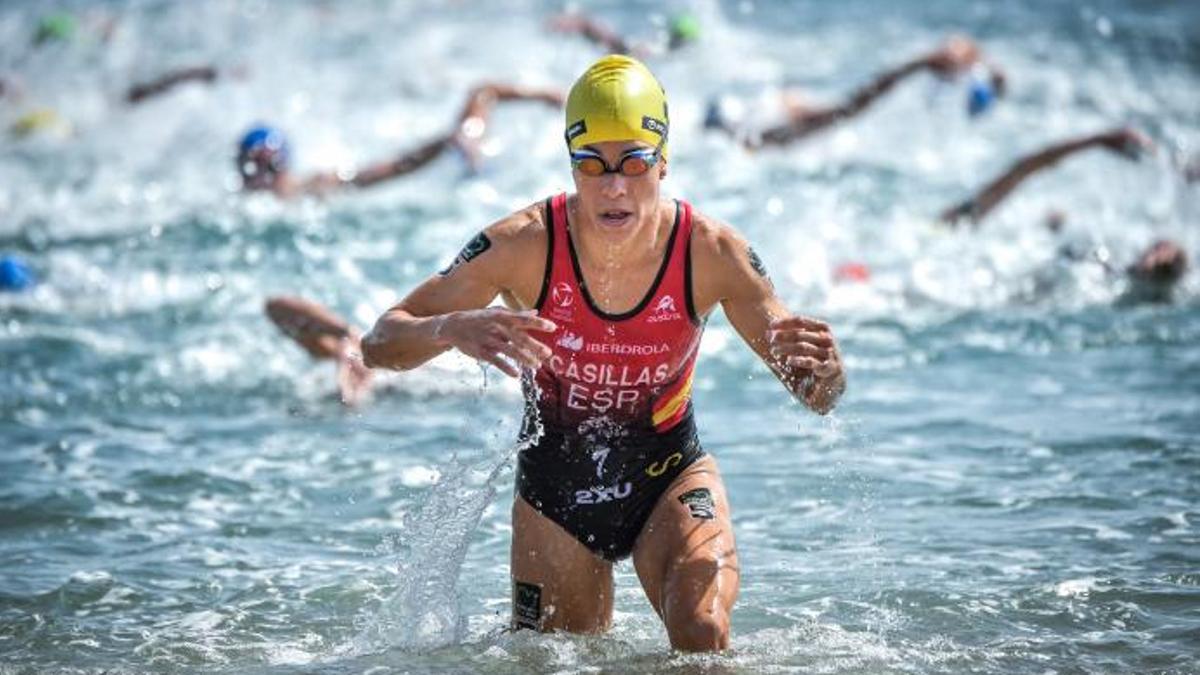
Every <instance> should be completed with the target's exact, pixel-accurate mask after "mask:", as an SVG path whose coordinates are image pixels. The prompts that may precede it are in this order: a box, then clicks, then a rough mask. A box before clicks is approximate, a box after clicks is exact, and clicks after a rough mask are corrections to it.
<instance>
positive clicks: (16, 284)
mask: <svg viewBox="0 0 1200 675" xmlns="http://www.w3.org/2000/svg"><path fill="white" fill-rule="evenodd" d="M35 283H37V278H36V277H35V276H34V274H33V270H32V269H31V268H30V267H29V265H27V264H26V263H25V261H24V260H21V259H20V258H18V257H17V256H15V255H6V256H2V257H0V291H11V292H17V291H23V290H25V289H27V288H30V287H31V286H33V285H34V284H35Z"/></svg>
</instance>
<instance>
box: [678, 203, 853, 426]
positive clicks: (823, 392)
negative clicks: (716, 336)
mask: <svg viewBox="0 0 1200 675" xmlns="http://www.w3.org/2000/svg"><path fill="white" fill-rule="evenodd" d="M696 222H697V227H696V230H695V234H694V235H693V242H692V254H693V264H694V265H695V270H696V274H695V275H694V276H693V279H694V282H693V284H694V285H693V291H692V292H693V296H694V298H695V303H696V309H697V313H698V314H700V315H703V314H706V313H707V312H708V311H709V310H710V309H711V308H712V307H713V306H714V305H715V304H717V303H720V305H721V307H722V309H723V310H724V311H725V316H726V317H728V318H729V322H730V323H731V324H733V327H734V329H736V330H737V332H738V334H739V335H741V337H742V340H744V341H745V342H746V344H747V345H749V346H750V348H751V349H753V350H754V352H755V353H756V354H758V356H759V358H761V359H762V361H763V363H765V364H766V365H767V367H768V368H770V369H771V372H773V373H775V375H776V377H778V378H779V381H780V382H782V383H783V386H784V387H786V388H787V390H788V391H789V392H791V394H792V395H793V396H795V397H796V398H797V399H799V400H800V401H801V402H802V403H804V404H805V405H806V406H808V407H809V408H811V409H812V410H813V411H815V412H817V413H820V414H822V415H824V414H826V413H828V412H829V411H831V410H833V408H834V406H836V405H837V401H838V399H839V398H840V397H841V395H842V393H843V392H844V391H845V390H846V376H845V372H844V370H843V368H842V360H841V356H840V354H839V352H838V348H837V342H836V340H835V339H834V337H833V333H832V331H831V330H830V328H829V326H828V325H827V324H825V323H823V322H821V321H818V320H816V319H811V318H807V317H802V316H796V315H793V314H792V313H791V312H790V311H789V310H788V309H787V308H786V307H784V306H783V303H782V302H780V300H779V298H778V296H776V295H775V287H774V284H772V283H771V279H770V277H769V276H768V275H767V271H766V268H765V267H764V266H763V264H762V261H761V260H760V259H759V257H758V255H757V254H755V253H754V251H753V250H752V249H751V248H750V247H749V245H748V244H747V243H746V241H745V240H744V239H742V238H741V237H740V236H739V235H738V234H737V233H736V232H734V231H733V229H732V228H730V227H728V226H726V225H721V224H717V223H714V222H713V221H711V220H709V219H707V218H705V217H703V216H698V218H697V221H696Z"/></svg>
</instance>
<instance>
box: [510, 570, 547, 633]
mask: <svg viewBox="0 0 1200 675" xmlns="http://www.w3.org/2000/svg"><path fill="white" fill-rule="evenodd" d="M513 626H514V627H515V628H532V629H533V630H541V627H542V587H541V586H538V585H537V584H527V583H525V582H523V581H514V582H513Z"/></svg>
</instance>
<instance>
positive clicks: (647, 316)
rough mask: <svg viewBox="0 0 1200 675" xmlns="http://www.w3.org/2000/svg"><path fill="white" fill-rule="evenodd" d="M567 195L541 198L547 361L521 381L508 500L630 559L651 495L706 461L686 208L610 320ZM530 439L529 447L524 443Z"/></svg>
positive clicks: (600, 549) (540, 305)
mask: <svg viewBox="0 0 1200 675" xmlns="http://www.w3.org/2000/svg"><path fill="white" fill-rule="evenodd" d="M566 202H567V197H566V195H565V194H560V195H558V196H555V197H552V198H550V199H548V200H547V201H546V224H547V225H546V232H547V238H548V240H549V243H548V246H547V254H546V272H545V277H544V279H543V281H542V290H541V293H540V295H539V297H538V301H537V306H536V308H537V312H538V316H541V317H545V318H547V319H549V320H551V321H553V322H554V323H555V324H556V325H557V326H558V327H557V329H556V330H555V331H554V332H553V333H535V334H534V335H536V336H538V339H540V340H542V341H543V342H544V343H545V344H546V345H547V346H548V347H550V349H551V350H552V352H553V354H552V356H551V357H550V358H549V359H548V360H547V361H545V362H543V364H542V367H541V368H540V369H539V370H538V371H537V372H536V373H535V374H534V375H533V377H532V378H530V377H529V376H528V375H526V377H525V379H524V390H525V400H526V412H525V422H524V425H523V430H522V438H523V439H524V440H525V442H527V443H530V444H529V445H528V446H527V447H525V448H524V449H522V450H521V452H520V454H519V455H518V466H517V493H518V494H519V495H520V496H521V497H523V498H524V499H525V500H526V501H527V502H529V504H530V505H532V506H533V507H534V508H535V509H537V510H538V511H539V512H540V513H541V514H543V515H545V516H546V517H547V518H549V519H550V520H552V521H554V522H555V523H557V524H558V525H560V526H561V527H562V528H563V529H565V530H566V531H567V532H569V533H570V534H571V535H572V536H574V537H575V538H576V539H578V540H579V541H580V542H582V543H583V544H584V545H585V546H587V547H588V548H589V549H591V550H592V551H593V552H594V553H596V554H597V555H600V556H603V557H604V558H607V559H609V560H619V559H621V558H624V557H626V556H628V555H629V554H630V552H631V551H632V550H633V545H634V542H635V541H636V540H637V536H638V534H639V533H640V532H641V530H642V527H643V526H644V525H645V523H646V520H647V519H648V518H649V517H650V512H651V511H652V510H653V509H654V506H655V504H657V503H658V499H659V497H661V496H662V494H663V492H664V491H665V490H666V489H667V487H668V486H669V485H670V484H671V481H673V480H674V479H675V477H676V476H678V475H679V473H680V472H682V471H683V470H684V469H685V468H686V467H687V466H688V465H690V464H692V463H693V462H695V461H696V460H698V459H700V458H701V457H703V456H704V450H703V449H702V448H701V447H700V441H699V438H698V437H697V435H696V424H695V420H694V419H693V417H692V374H693V371H694V369H695V366H696V354H697V351H698V348H699V346H700V336H701V334H702V333H703V330H704V322H703V321H701V320H699V319H698V318H697V317H696V313H695V309H694V307H693V304H692V293H691V290H692V289H691V256H690V254H689V244H690V242H691V234H692V209H691V206H690V205H688V203H687V202H683V201H677V202H676V203H675V222H674V225H673V226H672V229H671V236H670V239H669V240H668V242H667V250H666V254H665V255H664V256H663V261H662V265H661V266H660V267H659V270H658V274H657V276H656V277H655V279H654V283H653V284H651V286H650V289H649V290H648V291H647V292H646V295H645V297H644V298H642V301H641V302H639V303H638V305H637V306H636V307H634V308H633V309H631V310H630V311H628V312H625V313H623V314H608V313H606V312H604V311H602V310H600V309H599V308H598V307H597V306H596V303H595V302H594V301H593V297H592V295H591V293H589V289H588V286H587V284H586V283H585V281H584V279H583V275H582V273H581V272H580V268H579V260H578V258H577V257H576V253H575V246H574V244H573V243H572V241H571V226H570V223H569V222H568V219H567V209H566ZM530 439H532V442H530Z"/></svg>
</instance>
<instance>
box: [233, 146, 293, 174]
mask: <svg viewBox="0 0 1200 675" xmlns="http://www.w3.org/2000/svg"><path fill="white" fill-rule="evenodd" d="M237 164H238V171H240V172H241V174H242V175H243V176H245V177H247V178H250V177H257V176H259V175H271V176H276V175H278V174H280V173H282V172H283V171H284V170H285V169H286V168H287V157H286V155H284V154H283V153H281V152H278V151H276V150H272V149H270V148H267V147H266V146H259V147H257V148H254V149H252V150H250V151H249V152H243V153H240V154H239V155H238V158H237Z"/></svg>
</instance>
